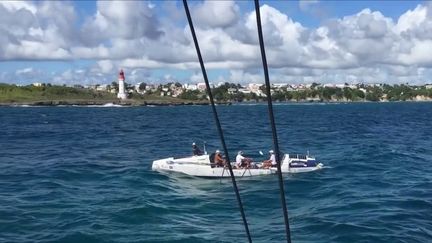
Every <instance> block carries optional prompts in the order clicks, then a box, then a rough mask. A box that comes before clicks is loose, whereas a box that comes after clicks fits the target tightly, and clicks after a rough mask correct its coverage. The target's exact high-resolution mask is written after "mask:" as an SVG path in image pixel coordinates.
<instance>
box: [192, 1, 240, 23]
mask: <svg viewBox="0 0 432 243" xmlns="http://www.w3.org/2000/svg"><path fill="white" fill-rule="evenodd" d="M192 14H193V17H192V19H193V20H194V25H195V23H196V26H201V27H208V28H225V27H229V26H231V25H233V24H235V22H236V21H237V19H238V17H239V7H238V6H237V5H236V4H235V2H234V1H232V0H227V1H209V0H206V1H204V3H202V4H199V5H198V6H197V7H196V8H195V9H194V10H193V11H192Z"/></svg>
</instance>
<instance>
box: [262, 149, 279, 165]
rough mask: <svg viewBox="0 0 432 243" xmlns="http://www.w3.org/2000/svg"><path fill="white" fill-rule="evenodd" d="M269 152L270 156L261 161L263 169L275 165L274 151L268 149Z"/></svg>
mask: <svg viewBox="0 0 432 243" xmlns="http://www.w3.org/2000/svg"><path fill="white" fill-rule="evenodd" d="M269 154H270V158H269V159H268V160H264V161H263V163H262V165H263V166H262V167H263V168H264V169H268V168H270V167H275V166H276V156H275V154H274V151H273V150H270V151H269Z"/></svg>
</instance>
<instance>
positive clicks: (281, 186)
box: [255, 0, 291, 243]
mask: <svg viewBox="0 0 432 243" xmlns="http://www.w3.org/2000/svg"><path fill="white" fill-rule="evenodd" d="M255 13H256V19H257V28H258V38H259V44H260V48H261V58H262V63H263V67H264V76H265V84H266V95H267V102H268V112H269V118H270V124H271V128H272V134H273V146H274V151H275V155H276V164H277V170H278V177H279V191H280V196H281V203H282V209H283V215H284V219H285V231H286V237H287V242H288V243H291V233H290V227H289V219H288V210H287V206H286V201H285V190H284V183H283V178H282V173H281V161H280V151H279V144H278V138H277V133H276V124H275V119H274V115H273V104H272V98H271V93H270V79H269V73H268V67H267V59H266V54H265V49H264V38H263V34H262V28H261V15H260V6H259V1H258V0H255Z"/></svg>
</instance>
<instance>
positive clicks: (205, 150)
mask: <svg viewBox="0 0 432 243" xmlns="http://www.w3.org/2000/svg"><path fill="white" fill-rule="evenodd" d="M206 144H207V142H206V141H204V146H203V148H204V154H207V149H206Z"/></svg>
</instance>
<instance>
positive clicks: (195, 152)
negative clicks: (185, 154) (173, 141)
mask: <svg viewBox="0 0 432 243" xmlns="http://www.w3.org/2000/svg"><path fill="white" fill-rule="evenodd" d="M192 153H193V155H203V152H202V151H201V149H199V148H198V146H197V145H196V144H195V143H192Z"/></svg>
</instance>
